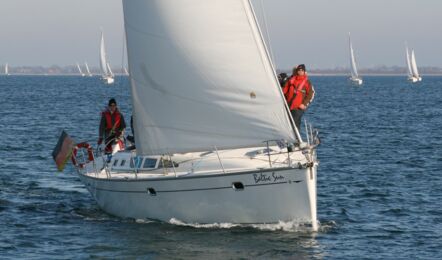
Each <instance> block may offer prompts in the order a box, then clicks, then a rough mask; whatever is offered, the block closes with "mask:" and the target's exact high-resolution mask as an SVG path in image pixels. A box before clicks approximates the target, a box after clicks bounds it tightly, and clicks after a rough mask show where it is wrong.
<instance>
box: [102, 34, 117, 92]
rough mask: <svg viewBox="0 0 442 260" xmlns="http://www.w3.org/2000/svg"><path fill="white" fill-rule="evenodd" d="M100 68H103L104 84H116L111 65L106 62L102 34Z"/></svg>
mask: <svg viewBox="0 0 442 260" xmlns="http://www.w3.org/2000/svg"><path fill="white" fill-rule="evenodd" d="M100 68H101V78H102V79H103V81H104V83H106V84H112V83H114V75H113V73H112V71H110V66H109V63H108V62H107V60H106V49H105V45H104V34H103V32H101V42H100Z"/></svg>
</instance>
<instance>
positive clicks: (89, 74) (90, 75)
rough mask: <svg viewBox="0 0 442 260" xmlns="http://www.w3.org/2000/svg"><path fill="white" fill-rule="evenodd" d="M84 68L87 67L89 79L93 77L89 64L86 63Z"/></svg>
mask: <svg viewBox="0 0 442 260" xmlns="http://www.w3.org/2000/svg"><path fill="white" fill-rule="evenodd" d="M84 66H85V67H86V73H87V75H88V76H89V77H92V73H91V71H90V70H89V66H88V65H87V62H85V63H84Z"/></svg>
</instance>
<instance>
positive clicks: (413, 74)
mask: <svg viewBox="0 0 442 260" xmlns="http://www.w3.org/2000/svg"><path fill="white" fill-rule="evenodd" d="M405 52H406V58H407V75H408V80H409V81H411V82H413V83H415V82H418V81H422V77H420V76H419V72H418V70H417V64H416V57H415V54H414V50H413V49H412V50H411V55H410V52H409V50H408V45H407V44H406V43H405Z"/></svg>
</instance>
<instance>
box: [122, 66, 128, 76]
mask: <svg viewBox="0 0 442 260" xmlns="http://www.w3.org/2000/svg"><path fill="white" fill-rule="evenodd" d="M123 70H124V75H126V76H129V71H127V68H126V67H123Z"/></svg>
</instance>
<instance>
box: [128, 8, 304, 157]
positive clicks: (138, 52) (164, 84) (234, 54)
mask: <svg viewBox="0 0 442 260" xmlns="http://www.w3.org/2000/svg"><path fill="white" fill-rule="evenodd" d="M123 8H124V19H125V28H126V34H127V44H128V60H129V70H130V71H131V94H132V104H133V113H134V114H133V115H134V128H135V135H136V145H137V153H138V154H140V155H150V154H164V153H176V152H191V151H205V150H212V149H214V148H215V147H216V148H217V149H230V148H239V147H247V146H256V145H263V142H264V141H266V140H281V139H284V140H287V141H294V140H295V136H294V132H293V128H292V127H291V124H290V119H289V117H288V113H287V111H286V107H285V103H284V100H283V96H282V94H281V91H280V89H279V85H278V82H277V79H276V76H275V73H274V71H273V67H272V64H271V62H270V60H269V57H268V55H267V52H266V49H265V45H264V43H263V40H262V38H261V34H260V32H259V29H258V26H257V23H256V21H255V16H254V13H253V10H252V7H251V4H250V2H249V1H247V0H220V1H207V0H187V1H177V0H124V1H123Z"/></svg>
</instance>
